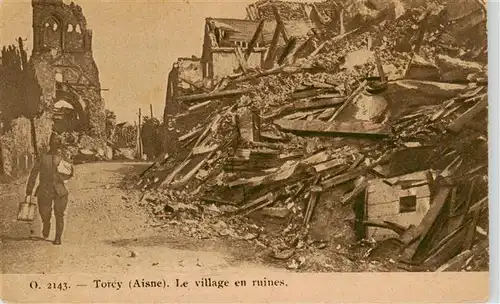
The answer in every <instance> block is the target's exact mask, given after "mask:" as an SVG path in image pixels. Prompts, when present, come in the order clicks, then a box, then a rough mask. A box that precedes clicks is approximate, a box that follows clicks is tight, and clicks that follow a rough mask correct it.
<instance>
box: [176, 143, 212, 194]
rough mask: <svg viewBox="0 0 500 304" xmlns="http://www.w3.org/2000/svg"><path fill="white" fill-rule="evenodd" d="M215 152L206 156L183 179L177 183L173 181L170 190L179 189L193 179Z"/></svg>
mask: <svg viewBox="0 0 500 304" xmlns="http://www.w3.org/2000/svg"><path fill="white" fill-rule="evenodd" d="M214 152H215V151H212V152H211V153H210V154H208V155H207V156H206V157H205V158H204V159H203V160H202V161H200V162H199V163H198V164H197V165H196V166H195V167H194V168H193V169H192V170H191V171H189V172H188V173H187V174H186V175H185V176H184V177H183V178H181V179H180V180H178V181H175V182H173V183H172V184H171V187H172V188H179V187H183V186H185V185H186V184H187V183H189V181H190V180H191V179H192V178H193V177H194V175H195V174H196V172H198V170H200V169H201V167H203V166H204V165H205V164H206V162H207V161H208V160H209V159H210V158H211V157H212V156H213V155H214V154H215V153H214Z"/></svg>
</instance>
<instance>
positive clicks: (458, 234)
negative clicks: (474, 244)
mask: <svg viewBox="0 0 500 304" xmlns="http://www.w3.org/2000/svg"><path fill="white" fill-rule="evenodd" d="M471 222H472V221H468V222H467V223H465V224H464V225H462V226H461V227H459V228H458V229H457V230H456V231H454V232H453V233H451V234H450V235H448V236H447V237H446V238H444V239H443V240H442V241H441V242H440V243H439V244H438V245H437V246H436V247H435V248H434V250H433V253H432V254H430V256H429V257H428V258H427V259H426V260H425V261H424V262H423V265H427V266H430V267H439V266H441V265H443V264H444V263H446V262H447V261H448V260H450V259H451V258H452V257H454V256H455V255H457V254H458V253H460V252H461V251H462V249H463V243H464V238H465V236H466V235H467V231H468V228H469V227H470V225H471Z"/></svg>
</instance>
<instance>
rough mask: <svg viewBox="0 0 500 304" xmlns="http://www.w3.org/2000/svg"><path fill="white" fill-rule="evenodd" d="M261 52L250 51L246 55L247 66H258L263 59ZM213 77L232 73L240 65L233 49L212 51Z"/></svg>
mask: <svg viewBox="0 0 500 304" xmlns="http://www.w3.org/2000/svg"><path fill="white" fill-rule="evenodd" d="M263 54H264V53H263V52H252V53H251V54H250V56H249V57H248V60H247V63H248V67H250V68H256V67H260V65H261V64H262V61H263ZM212 64H213V78H215V79H217V78H220V77H224V76H227V75H231V74H234V72H235V70H237V69H238V67H239V66H240V64H239V61H238V59H237V57H236V55H235V54H234V51H233V50H231V51H229V52H228V51H216V50H213V51H212Z"/></svg>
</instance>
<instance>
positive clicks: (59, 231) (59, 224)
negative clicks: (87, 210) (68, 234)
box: [53, 217, 64, 245]
mask: <svg viewBox="0 0 500 304" xmlns="http://www.w3.org/2000/svg"><path fill="white" fill-rule="evenodd" d="M63 229H64V218H62V217H56V239H55V240H54V243H53V244H54V245H61V236H62V232H63Z"/></svg>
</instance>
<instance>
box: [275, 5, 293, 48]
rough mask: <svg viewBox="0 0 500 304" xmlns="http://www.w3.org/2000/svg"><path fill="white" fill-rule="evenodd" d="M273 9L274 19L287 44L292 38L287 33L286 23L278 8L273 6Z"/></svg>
mask: <svg viewBox="0 0 500 304" xmlns="http://www.w3.org/2000/svg"><path fill="white" fill-rule="evenodd" d="M272 9H273V15H274V19H276V23H277V25H278V27H277V28H279V29H280V31H281V36H282V37H283V39H284V40H285V42H286V43H288V40H289V39H290V36H288V33H287V32H286V28H285V23H284V22H283V20H282V19H281V16H280V13H279V11H278V8H277V7H276V6H274V5H273V7H272Z"/></svg>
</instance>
